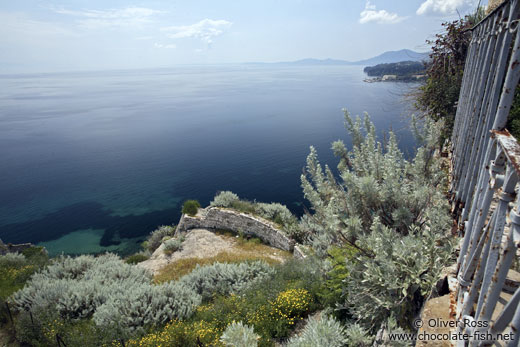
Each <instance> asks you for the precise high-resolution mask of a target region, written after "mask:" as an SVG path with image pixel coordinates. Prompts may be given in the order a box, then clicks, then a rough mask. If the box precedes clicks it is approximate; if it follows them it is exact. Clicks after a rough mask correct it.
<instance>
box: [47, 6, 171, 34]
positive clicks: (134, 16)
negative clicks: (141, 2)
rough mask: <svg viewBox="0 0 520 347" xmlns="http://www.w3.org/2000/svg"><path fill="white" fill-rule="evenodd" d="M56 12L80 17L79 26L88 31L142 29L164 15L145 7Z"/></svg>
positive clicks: (63, 10) (59, 10)
mask: <svg viewBox="0 0 520 347" xmlns="http://www.w3.org/2000/svg"><path fill="white" fill-rule="evenodd" d="M54 11H55V12H56V13H60V14H65V15H70V16H74V17H79V18H80V19H78V23H79V25H80V26H82V27H84V28H87V29H100V28H109V27H113V28H117V27H141V26H143V25H145V24H148V23H150V22H152V17H153V16H155V15H157V14H160V13H163V12H162V11H158V10H154V9H151V8H145V7H127V8H123V9H110V10H81V11H72V10H65V9H54Z"/></svg>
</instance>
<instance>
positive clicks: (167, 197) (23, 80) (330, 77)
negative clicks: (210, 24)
mask: <svg viewBox="0 0 520 347" xmlns="http://www.w3.org/2000/svg"><path fill="white" fill-rule="evenodd" d="M363 78H364V74H363V72H362V68H361V67H350V66H308V67H302V66H299V67H297V66H281V65H265V66H264V65H228V66H197V67H195V66H192V67H178V68H172V69H157V70H135V71H108V72H89V73H61V74H39V75H35V74H33V75H9V76H7V75H4V76H0V163H1V165H2V166H1V169H0V238H1V239H2V240H3V241H4V242H13V243H14V242H35V243H41V244H43V245H45V246H46V247H47V248H48V249H49V250H50V251H51V253H53V254H56V253H61V252H65V253H73V254H76V253H85V252H103V251H107V250H109V251H116V252H120V253H129V252H132V251H134V250H136V249H137V248H138V247H139V244H140V242H141V241H142V240H143V239H144V237H145V235H146V234H147V233H149V232H150V231H151V230H153V229H154V228H155V227H156V226H157V225H161V224H172V223H176V222H177V221H178V218H179V217H180V206H181V205H182V202H183V201H184V200H186V199H191V198H194V199H198V200H199V201H201V203H202V204H203V205H204V204H207V203H208V202H209V201H210V200H211V198H212V197H213V196H214V195H215V193H216V192H217V191H218V190H232V191H234V192H236V193H237V194H239V195H240V196H241V197H243V198H248V199H251V200H253V199H256V200H257V201H267V202H270V201H278V202H281V203H284V204H286V205H287V206H288V207H289V208H291V209H292V210H293V211H294V212H295V213H301V211H302V208H303V205H304V204H305V201H304V199H303V195H302V192H301V188H300V174H301V171H302V168H303V166H304V165H305V157H306V155H307V154H308V150H309V145H314V146H315V147H316V148H317V150H318V153H319V155H320V158H321V160H322V161H324V162H327V163H330V164H331V166H333V167H334V166H335V162H336V161H335V160H334V158H333V157H332V153H331V151H330V143H331V142H332V141H334V140H337V139H340V138H341V139H343V140H345V142H346V143H347V144H348V143H349V139H348V136H347V134H346V132H345V131H344V128H343V114H342V112H341V108H343V107H347V108H348V109H349V110H350V111H351V112H352V113H353V114H362V113H363V112H364V111H367V112H369V114H370V115H371V117H372V119H373V121H374V122H375V124H376V126H377V127H378V129H380V130H387V129H389V128H392V129H394V130H395V131H396V132H397V134H398V137H399V139H400V146H401V148H402V149H403V150H404V151H406V152H411V151H412V148H413V145H414V144H413V140H412V137H411V134H410V132H409V130H408V128H407V125H406V124H407V121H406V119H405V115H406V114H407V111H406V106H405V104H403V102H402V97H401V95H402V93H404V92H405V91H406V88H408V87H410V85H403V84H398V83H391V82H390V83H364V82H362V80H363Z"/></svg>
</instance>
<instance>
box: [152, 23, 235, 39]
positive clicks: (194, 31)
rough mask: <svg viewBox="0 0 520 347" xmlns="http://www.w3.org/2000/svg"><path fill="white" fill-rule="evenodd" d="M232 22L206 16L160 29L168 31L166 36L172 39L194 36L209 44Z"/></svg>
mask: <svg viewBox="0 0 520 347" xmlns="http://www.w3.org/2000/svg"><path fill="white" fill-rule="evenodd" d="M232 24H233V23H231V22H229V21H227V20H223V19H220V20H213V19H207V18H206V19H203V20H201V21H200V22H197V23H195V24H192V25H183V26H171V27H166V28H162V29H161V30H162V31H165V32H168V33H169V34H168V35H167V36H168V37H169V38H172V39H180V38H196V39H200V40H202V41H204V42H206V43H208V44H211V43H212V42H213V38H215V37H217V36H220V35H222V34H223V33H224V31H225V30H226V29H228V28H229V27H230V26H231V25H232Z"/></svg>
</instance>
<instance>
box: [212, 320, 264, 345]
mask: <svg viewBox="0 0 520 347" xmlns="http://www.w3.org/2000/svg"><path fill="white" fill-rule="evenodd" d="M259 338H260V336H258V335H257V334H255V331H254V330H253V328H252V327H250V326H248V325H244V324H242V322H238V323H235V322H233V323H231V324H229V325H228V326H227V327H226V330H224V333H223V334H222V336H221V337H220V341H221V342H222V343H224V344H225V345H226V346H228V347H256V346H258V339H259Z"/></svg>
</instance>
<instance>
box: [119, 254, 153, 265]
mask: <svg viewBox="0 0 520 347" xmlns="http://www.w3.org/2000/svg"><path fill="white" fill-rule="evenodd" d="M149 258H150V257H148V256H146V255H144V254H141V253H137V254H133V255H131V256H129V257H128V258H126V259H125V263H127V264H137V263H140V262H142V261H145V260H148V259H149Z"/></svg>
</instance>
